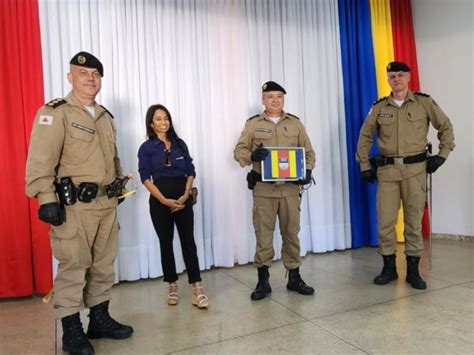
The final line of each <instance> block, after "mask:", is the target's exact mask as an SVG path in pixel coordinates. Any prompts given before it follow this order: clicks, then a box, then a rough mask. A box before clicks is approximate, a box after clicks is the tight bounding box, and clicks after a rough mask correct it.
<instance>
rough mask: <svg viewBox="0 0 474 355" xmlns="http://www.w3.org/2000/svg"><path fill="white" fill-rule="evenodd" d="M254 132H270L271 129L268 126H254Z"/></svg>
mask: <svg viewBox="0 0 474 355" xmlns="http://www.w3.org/2000/svg"><path fill="white" fill-rule="evenodd" d="M255 132H265V133H272V130H271V129H270V128H255Z"/></svg>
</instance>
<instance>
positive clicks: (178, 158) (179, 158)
mask: <svg viewBox="0 0 474 355" xmlns="http://www.w3.org/2000/svg"><path fill="white" fill-rule="evenodd" d="M181 159H184V157H177V158H176V160H181Z"/></svg>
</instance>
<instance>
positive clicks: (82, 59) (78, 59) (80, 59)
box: [77, 55, 86, 64]
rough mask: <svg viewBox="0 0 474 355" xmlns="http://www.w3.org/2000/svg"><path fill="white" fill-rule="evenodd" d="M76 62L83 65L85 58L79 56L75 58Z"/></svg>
mask: <svg viewBox="0 0 474 355" xmlns="http://www.w3.org/2000/svg"><path fill="white" fill-rule="evenodd" d="M77 62H78V63H79V64H84V63H85V62H86V57H84V56H83V55H80V56H79V57H77Z"/></svg>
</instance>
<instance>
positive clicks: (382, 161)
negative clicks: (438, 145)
mask: <svg viewBox="0 0 474 355" xmlns="http://www.w3.org/2000/svg"><path fill="white" fill-rule="evenodd" d="M426 159H427V157H426V153H421V154H417V155H412V156H410V157H405V158H397V157H384V156H383V155H381V156H380V158H379V159H377V165H378V166H385V165H404V164H415V163H421V162H422V161H425V160H426Z"/></svg>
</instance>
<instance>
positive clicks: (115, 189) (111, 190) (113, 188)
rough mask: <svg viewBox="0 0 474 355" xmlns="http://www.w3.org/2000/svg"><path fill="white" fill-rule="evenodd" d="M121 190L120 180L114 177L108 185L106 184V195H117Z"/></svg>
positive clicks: (109, 196)
mask: <svg viewBox="0 0 474 355" xmlns="http://www.w3.org/2000/svg"><path fill="white" fill-rule="evenodd" d="M121 191H122V180H121V179H119V178H116V179H115V180H114V181H113V182H112V183H111V184H110V185H109V186H107V197H108V198H112V197H118V196H119V195H120V192H121Z"/></svg>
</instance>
